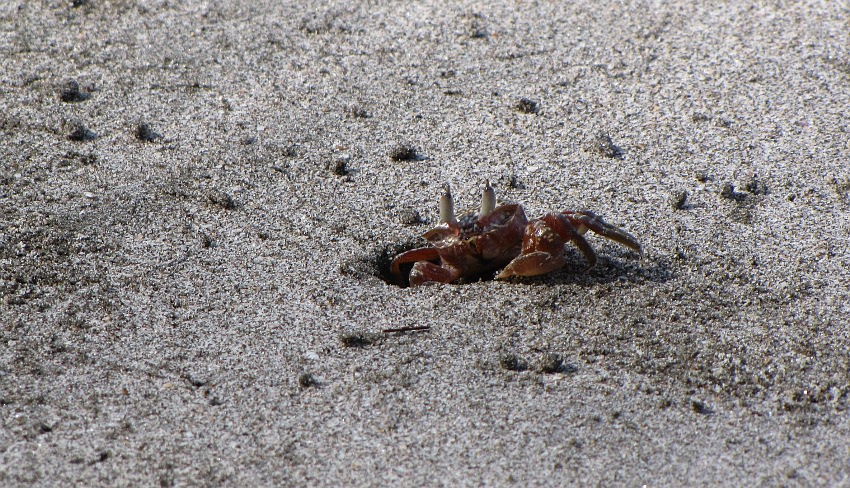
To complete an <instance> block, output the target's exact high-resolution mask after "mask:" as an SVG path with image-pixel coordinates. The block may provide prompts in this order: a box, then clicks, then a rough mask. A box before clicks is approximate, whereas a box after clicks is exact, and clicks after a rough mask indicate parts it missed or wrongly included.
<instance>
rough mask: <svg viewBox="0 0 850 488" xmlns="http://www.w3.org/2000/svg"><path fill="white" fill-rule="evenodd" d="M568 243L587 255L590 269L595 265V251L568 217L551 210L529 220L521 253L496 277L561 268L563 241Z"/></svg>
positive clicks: (523, 274) (533, 273) (547, 271)
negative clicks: (540, 216)
mask: <svg viewBox="0 0 850 488" xmlns="http://www.w3.org/2000/svg"><path fill="white" fill-rule="evenodd" d="M567 242H573V243H574V244H575V245H576V247H577V248H578V249H579V251H581V253H582V254H583V255H584V256H585V258H587V260H588V267H587V269H590V268H592V267H594V266H595V265H596V252H594V251H593V248H592V247H590V244H589V243H588V242H587V241H586V240H585V239H584V237H583V236H582V235H581V233H580V232H579V231H578V230H577V229H576V228H575V227H574V226H573V225H572V224H571V223H570V221H569V219H567V218H566V217H565V216H563V215H562V214H552V213H550V214H546V215H545V216H544V217H543V218H542V219H540V220H532V221H531V222H529V223H528V225H527V226H526V227H525V235H524V237H523V239H522V254H520V255H519V256H517V257H516V258H514V260H513V261H511V262H510V263H508V265H507V266H505V268H504V269H503V270H502V272H501V273H499V275H498V276H496V279H506V278H510V277H511V276H537V275H541V274H545V273H549V272H551V271H555V270H557V269H560V268H562V267H563V266H564V264H566V260H565V259H564V244H566V243H567Z"/></svg>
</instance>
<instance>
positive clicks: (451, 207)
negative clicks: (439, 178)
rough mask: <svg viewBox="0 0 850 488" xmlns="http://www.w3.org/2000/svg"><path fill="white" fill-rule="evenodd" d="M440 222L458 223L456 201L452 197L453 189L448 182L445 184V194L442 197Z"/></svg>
mask: <svg viewBox="0 0 850 488" xmlns="http://www.w3.org/2000/svg"><path fill="white" fill-rule="evenodd" d="M440 223H441V224H443V223H445V224H450V225H457V218H456V217H455V202H454V199H452V189H451V187H450V186H449V184H448V183H446V184H445V186H443V195H442V196H441V197H440Z"/></svg>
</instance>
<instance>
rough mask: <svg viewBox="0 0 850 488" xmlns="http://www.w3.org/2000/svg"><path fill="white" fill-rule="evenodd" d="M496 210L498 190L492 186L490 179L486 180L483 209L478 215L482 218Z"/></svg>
mask: <svg viewBox="0 0 850 488" xmlns="http://www.w3.org/2000/svg"><path fill="white" fill-rule="evenodd" d="M493 210H496V190H494V189H493V187H492V186H490V180H484V191H483V192H481V211H480V212H479V213H478V217H479V218H482V217H484V216H486V215H490V214H491V213H493Z"/></svg>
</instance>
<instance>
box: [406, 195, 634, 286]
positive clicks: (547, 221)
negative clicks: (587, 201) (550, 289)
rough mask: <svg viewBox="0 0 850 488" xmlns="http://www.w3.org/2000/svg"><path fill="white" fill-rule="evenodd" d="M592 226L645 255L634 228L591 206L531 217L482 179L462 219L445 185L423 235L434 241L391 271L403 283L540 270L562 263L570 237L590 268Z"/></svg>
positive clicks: (593, 257)
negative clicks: (474, 208)
mask: <svg viewBox="0 0 850 488" xmlns="http://www.w3.org/2000/svg"><path fill="white" fill-rule="evenodd" d="M588 229H590V230H592V231H593V232H594V233H596V234H599V235H601V236H602V237H606V238H608V239H611V240H613V241H616V242H619V243H620V244H622V245H624V246H626V247H629V248H631V249H633V250H634V251H636V252H637V253H638V254H639V255H641V257H642V256H643V252H642V250H641V247H640V244H639V243H638V241H637V240H636V239H635V238H634V237H633V236H632V235H631V234H629V233H628V232H626V231H624V230H622V229H620V228H619V227H616V226H614V225H611V224H608V223H606V222H605V221H604V220H602V219H601V218H600V217H598V216H597V215H596V214H594V213H593V212H590V211H587V210H582V211H578V212H574V211H571V210H565V211H563V212H553V213H547V214H546V215H544V216H543V217H541V218H539V219H532V220H530V221H529V220H528V219H527V218H526V216H525V211H524V210H523V208H522V206H520V205H518V204H510V205H500V206H498V207H497V206H496V192H495V190H493V187H492V186H490V183H489V181H485V183H484V191H483V194H482V196H481V208H480V209H479V211H478V213H474V212H472V213H468V214H465V215H462V216H461V217H460V219H458V218H456V217H455V212H454V200H453V199H452V193H451V189H450V188H449V186H448V185H446V186H445V189H444V191H443V195H442V196H441V197H440V224H439V225H437V226H436V227H434V228H433V229H431V230H429V231H428V232H426V233H425V234H423V235H422V237H424V238H425V239H426V240H428V241H429V242H430V243H431V247H422V248H419V249H413V250H411V251H407V252H404V253H401V254H399V255H398V256H396V257H395V259H393V261H392V264H391V265H390V273H391V275H392V279H393V281H394V282H395V283H396V284H398V285H400V286H405V285H407V284H409V285H410V286H417V285H421V284H424V283H428V282H439V283H453V282H459V281H465V280H469V279H475V278H479V277H486V276H487V275H488V274H490V273H494V272H496V271H498V270H501V271H499V272H498V274H496V276H495V277H496V279H506V278H510V277H511V276H535V275H541V274H544V273H548V272H550V271H554V270H556V269H560V268H561V267H562V266H564V264H565V263H566V260H565V258H564V245H565V244H566V243H568V242H572V243H573V244H575V246H576V247H577V248H578V250H579V251H581V253H582V254H583V255H584V257H585V258H587V260H588V267H587V269H590V268H592V267H593V266H595V265H596V252H594V250H593V248H592V247H590V244H589V243H588V242H587V241H586V240H585V238H584V237H583V236H584V233H585V232H587V230H588ZM409 263H413V267H412V268H411V269H410V271H409V272H406V267H404V268H403V265H405V264H409Z"/></svg>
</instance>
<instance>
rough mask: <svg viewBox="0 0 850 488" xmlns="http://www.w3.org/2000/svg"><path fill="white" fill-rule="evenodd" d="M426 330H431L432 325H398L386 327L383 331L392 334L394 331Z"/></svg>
mask: <svg viewBox="0 0 850 488" xmlns="http://www.w3.org/2000/svg"><path fill="white" fill-rule="evenodd" d="M426 330H431V326H430V325H411V326H408V327H396V328H394V329H384V330H382V331H381V332H383V333H384V334H391V333H393V332H422V331H426Z"/></svg>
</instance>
